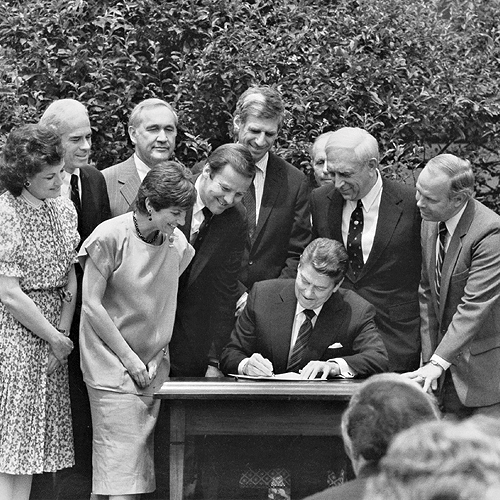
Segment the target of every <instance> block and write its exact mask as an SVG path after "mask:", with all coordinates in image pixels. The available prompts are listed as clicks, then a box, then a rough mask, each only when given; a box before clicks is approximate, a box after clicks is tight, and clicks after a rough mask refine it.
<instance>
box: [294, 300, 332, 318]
mask: <svg viewBox="0 0 500 500" xmlns="http://www.w3.org/2000/svg"><path fill="white" fill-rule="evenodd" d="M324 305H325V304H324V303H323V304H321V305H320V306H319V307H316V309H313V311H314V312H315V314H316V317H317V316H319V313H320V312H321V309H323V306H324ZM305 309H306V308H305V307H302V306H301V305H300V303H299V301H298V300H297V306H296V308H295V317H297V315H298V314H300V313H301V312H304V311H305Z"/></svg>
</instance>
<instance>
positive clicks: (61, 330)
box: [56, 328, 69, 337]
mask: <svg viewBox="0 0 500 500" xmlns="http://www.w3.org/2000/svg"><path fill="white" fill-rule="evenodd" d="M56 330H57V331H58V332H59V333H62V334H63V335H64V336H65V337H69V330H64V329H63V328H56Z"/></svg>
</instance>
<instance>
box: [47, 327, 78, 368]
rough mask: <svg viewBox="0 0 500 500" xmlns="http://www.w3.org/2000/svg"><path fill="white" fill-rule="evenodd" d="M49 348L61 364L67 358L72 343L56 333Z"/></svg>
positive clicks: (71, 348)
mask: <svg viewBox="0 0 500 500" xmlns="http://www.w3.org/2000/svg"><path fill="white" fill-rule="evenodd" d="M50 347H51V348H52V352H53V353H54V356H55V357H56V358H57V359H58V360H59V361H60V362H61V363H63V362H65V361H66V358H67V357H68V356H69V354H70V352H71V351H72V350H73V342H72V341H71V340H70V339H69V338H68V337H66V336H64V335H63V334H62V333H60V332H57V335H55V337H54V339H53V340H52V342H50Z"/></svg>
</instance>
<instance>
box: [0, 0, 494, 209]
mask: <svg viewBox="0 0 500 500" xmlns="http://www.w3.org/2000/svg"><path fill="white" fill-rule="evenodd" d="M499 6H500V4H499V2H498V0H476V1H465V0H439V1H438V0H413V1H412V2H409V3H407V2H402V1H395V0H369V1H364V0H337V1H328V0H316V1H312V0H288V1H287V2H276V1H275V0H253V1H250V0H248V1H243V0H231V1H225V0H220V1H215V0H214V1H212V0H177V1H166V0H157V1H154V2H153V1H150V0H129V1H121V0H108V1H106V0H104V1H102V0H87V1H86V0H65V1H62V0H51V1H49V0H22V1H4V2H2V4H0V97H1V101H0V142H2V141H3V140H4V139H5V136H6V135H7V134H8V132H9V131H10V129H11V128H12V127H14V126H17V125H19V124H20V123H23V122H29V121H35V120H37V119H38V118H39V116H40V115H41V113H42V112H43V110H44V109H45V108H46V106H47V105H48V104H49V103H50V102H51V101H52V100H54V99H57V98H62V97H73V98H76V99H79V100H80V101H82V102H83V103H85V104H86V105H87V107H88V109H89V112H90V116H91V122H92V126H93V131H94V134H93V161H94V162H95V163H96V164H97V166H98V167H99V168H104V167H107V166H109V165H112V164H114V163H116V162H117V161H120V160H122V159H124V158H125V157H126V156H128V155H129V154H130V152H131V146H130V143H129V142H128V137H127V133H126V129H127V120H128V116H129V113H130V110H131V108H132V107H133V106H134V105H135V104H136V103H137V102H139V101H141V100H142V99H144V98H146V97H151V96H158V97H161V98H164V99H166V100H168V101H169V102H171V103H172V104H173V105H174V106H175V107H176V109H177V110H178V112H179V116H180V133H179V137H178V147H177V150H176V155H177V158H178V159H179V160H180V161H183V162H184V163H185V164H186V165H188V166H191V165H192V164H193V163H194V162H196V161H198V160H199V159H201V158H204V157H205V156H206V155H207V154H208V152H209V150H210V148H211V147H216V146H217V145H219V144H222V143H225V142H228V141H231V140H232V138H231V135H230V123H231V115H232V112H233V110H234V107H235V104H236V100H237V98H238V96H239V95H240V94H241V93H242V92H243V91H244V90H245V89H246V88H247V87H248V86H249V85H251V84H253V83H258V84H269V85H274V86H276V87H277V88H278V89H279V90H280V91H281V92H282V94H283V97H284V99H285V102H286V105H287V118H286V123H285V127H284V130H283V132H282V134H281V136H280V138H279V141H278V143H277V145H276V147H277V150H278V152H279V153H280V154H282V155H283V156H284V157H286V158H287V159H288V160H289V161H291V162H292V163H293V164H294V165H296V166H297V167H298V168H301V169H304V170H308V169H309V164H308V161H309V158H308V154H307V150H308V147H309V144H310V143H311V141H313V140H314V138H315V137H316V136H317V135H319V134H320V133H322V132H324V131H327V130H334V129H336V128H338V127H341V126H359V127H363V128H366V129H367V130H369V131H370V132H371V133H372V134H373V135H374V136H375V137H376V138H377V139H378V140H379V142H380V145H381V151H382V153H383V167H384V169H383V170H384V174H385V175H387V176H391V177H397V178H401V179H403V180H405V181H407V182H413V180H414V177H415V172H416V171H417V170H418V168H420V167H421V166H422V165H423V164H425V162H426V161H427V160H428V159H429V157H430V156H433V155H434V154H436V153H439V152H452V153H455V154H459V155H460V156H462V157H466V158H469V159H470V160H471V161H473V163H474V166H475V170H476V177H477V196H478V198H480V199H481V200H483V201H484V202H485V203H486V204H488V205H489V206H491V207H493V208H494V209H496V210H497V211H500V201H497V198H498V192H499V189H500V188H499V186H498V170H499V168H500V160H499V150H500V148H499V143H500V136H499V117H500V100H499V93H498V82H499V81H500V43H499V42H500V27H499V22H498V19H499V17H500V16H499V10H500V9H499Z"/></svg>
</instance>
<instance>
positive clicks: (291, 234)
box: [239, 153, 311, 293]
mask: <svg viewBox="0 0 500 500" xmlns="http://www.w3.org/2000/svg"><path fill="white" fill-rule="evenodd" d="M309 191H310V190H309V183H308V180H307V177H306V176H305V175H304V174H303V173H302V172H301V171H300V170H298V169H297V168H295V167H294V166H293V165H291V164H290V163H288V162H286V161H285V160H283V159H281V158H280V157H279V156H276V155H275V154H274V153H269V160H268V164H267V170H266V179H265V183H264V192H263V195H262V202H261V207H260V213H259V220H258V221H257V226H256V229H255V233H254V235H253V239H252V241H250V238H249V237H248V236H247V242H246V246H245V252H244V255H243V261H242V267H241V272H240V276H239V280H240V292H241V293H243V292H244V291H246V290H247V289H250V288H251V287H252V285H253V284H254V283H255V282H256V281H262V280H268V279H272V278H278V277H280V278H295V276H296V274H297V265H298V263H299V257H300V256H301V254H302V252H303V250H304V248H305V247H306V246H307V244H308V243H309V241H310V239H311V223H310V213H309Z"/></svg>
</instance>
